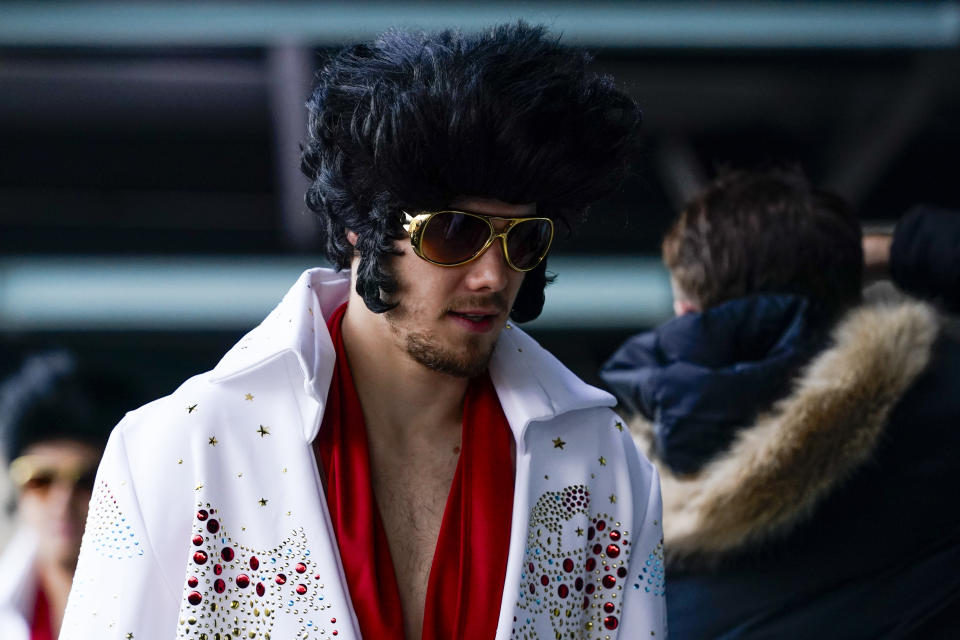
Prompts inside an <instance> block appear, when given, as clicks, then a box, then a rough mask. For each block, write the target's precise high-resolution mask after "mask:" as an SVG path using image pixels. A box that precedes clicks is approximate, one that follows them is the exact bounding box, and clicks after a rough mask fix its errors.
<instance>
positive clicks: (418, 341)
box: [407, 335, 496, 378]
mask: <svg viewBox="0 0 960 640" xmlns="http://www.w3.org/2000/svg"><path fill="white" fill-rule="evenodd" d="M495 346H496V344H495V343H494V344H492V345H490V346H489V347H488V348H486V349H484V350H481V347H477V348H475V349H466V350H465V352H462V353H455V352H452V351H450V350H447V349H443V348H442V347H440V346H439V345H437V344H435V343H434V342H433V341H432V340H430V339H429V338H427V337H425V336H421V335H410V336H407V354H408V355H409V356H410V357H411V358H413V360H414V361H416V362H418V363H419V364H421V365H423V366H425V367H426V368H428V369H430V370H431V371H436V372H437V373H442V374H445V375H448V376H452V377H455V378H476V377H477V376H479V375H481V374H482V373H483V372H485V371H486V370H487V367H488V366H489V364H490V358H491V356H492V355H493V348H494V347H495Z"/></svg>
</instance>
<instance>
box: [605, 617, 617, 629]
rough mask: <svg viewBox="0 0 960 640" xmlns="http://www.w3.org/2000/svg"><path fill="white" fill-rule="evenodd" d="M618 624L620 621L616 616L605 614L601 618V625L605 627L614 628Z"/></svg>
mask: <svg viewBox="0 0 960 640" xmlns="http://www.w3.org/2000/svg"><path fill="white" fill-rule="evenodd" d="M618 624H620V622H619V621H618V620H617V617H616V616H607V617H606V618H604V619H603V626H605V627H606V628H607V629H611V630H612V629H616V628H617V625H618Z"/></svg>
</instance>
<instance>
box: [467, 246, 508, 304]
mask: <svg viewBox="0 0 960 640" xmlns="http://www.w3.org/2000/svg"><path fill="white" fill-rule="evenodd" d="M465 266H466V267H467V268H468V269H469V272H468V274H467V278H466V284H467V287H468V288H469V289H471V290H473V291H502V290H503V289H505V288H506V286H507V282H508V278H509V274H510V265H508V264H507V258H506V255H505V254H504V246H503V238H502V237H497V238H494V240H493V242H492V243H491V244H490V246H489V247H487V249H486V251H484V252H483V253H482V254H481V255H480V257H478V258H477V259H476V260H474V261H473V262H471V263H469V264H467V265H465Z"/></svg>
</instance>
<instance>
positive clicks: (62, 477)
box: [10, 454, 96, 491]
mask: <svg viewBox="0 0 960 640" xmlns="http://www.w3.org/2000/svg"><path fill="white" fill-rule="evenodd" d="M93 472H96V464H78V465H71V466H69V467H57V466H53V465H50V464H48V463H46V462H44V461H42V460H41V459H40V458H39V457H37V456H33V455H30V454H27V455H24V456H20V457H19V458H17V459H16V460H14V461H13V462H11V463H10V479H11V480H12V481H13V484H14V486H16V487H17V489H19V490H21V491H22V490H23V489H24V488H25V487H26V486H27V485H28V484H29V483H30V482H31V481H32V480H34V479H35V478H36V477H37V476H38V475H44V474H46V475H49V476H50V477H51V478H52V483H51V484H54V483H57V482H64V481H66V482H68V483H70V484H72V485H77V484H78V483H79V482H80V480H81V479H83V478H84V477H86V476H88V475H90V474H91V473H93Z"/></svg>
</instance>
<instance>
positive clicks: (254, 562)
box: [250, 556, 260, 571]
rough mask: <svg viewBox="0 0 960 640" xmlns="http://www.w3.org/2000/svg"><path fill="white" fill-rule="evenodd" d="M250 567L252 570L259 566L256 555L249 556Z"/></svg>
mask: <svg viewBox="0 0 960 640" xmlns="http://www.w3.org/2000/svg"><path fill="white" fill-rule="evenodd" d="M250 568H251V569H253V570H254V571H256V570H257V569H259V568H260V561H259V560H257V556H250Z"/></svg>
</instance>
